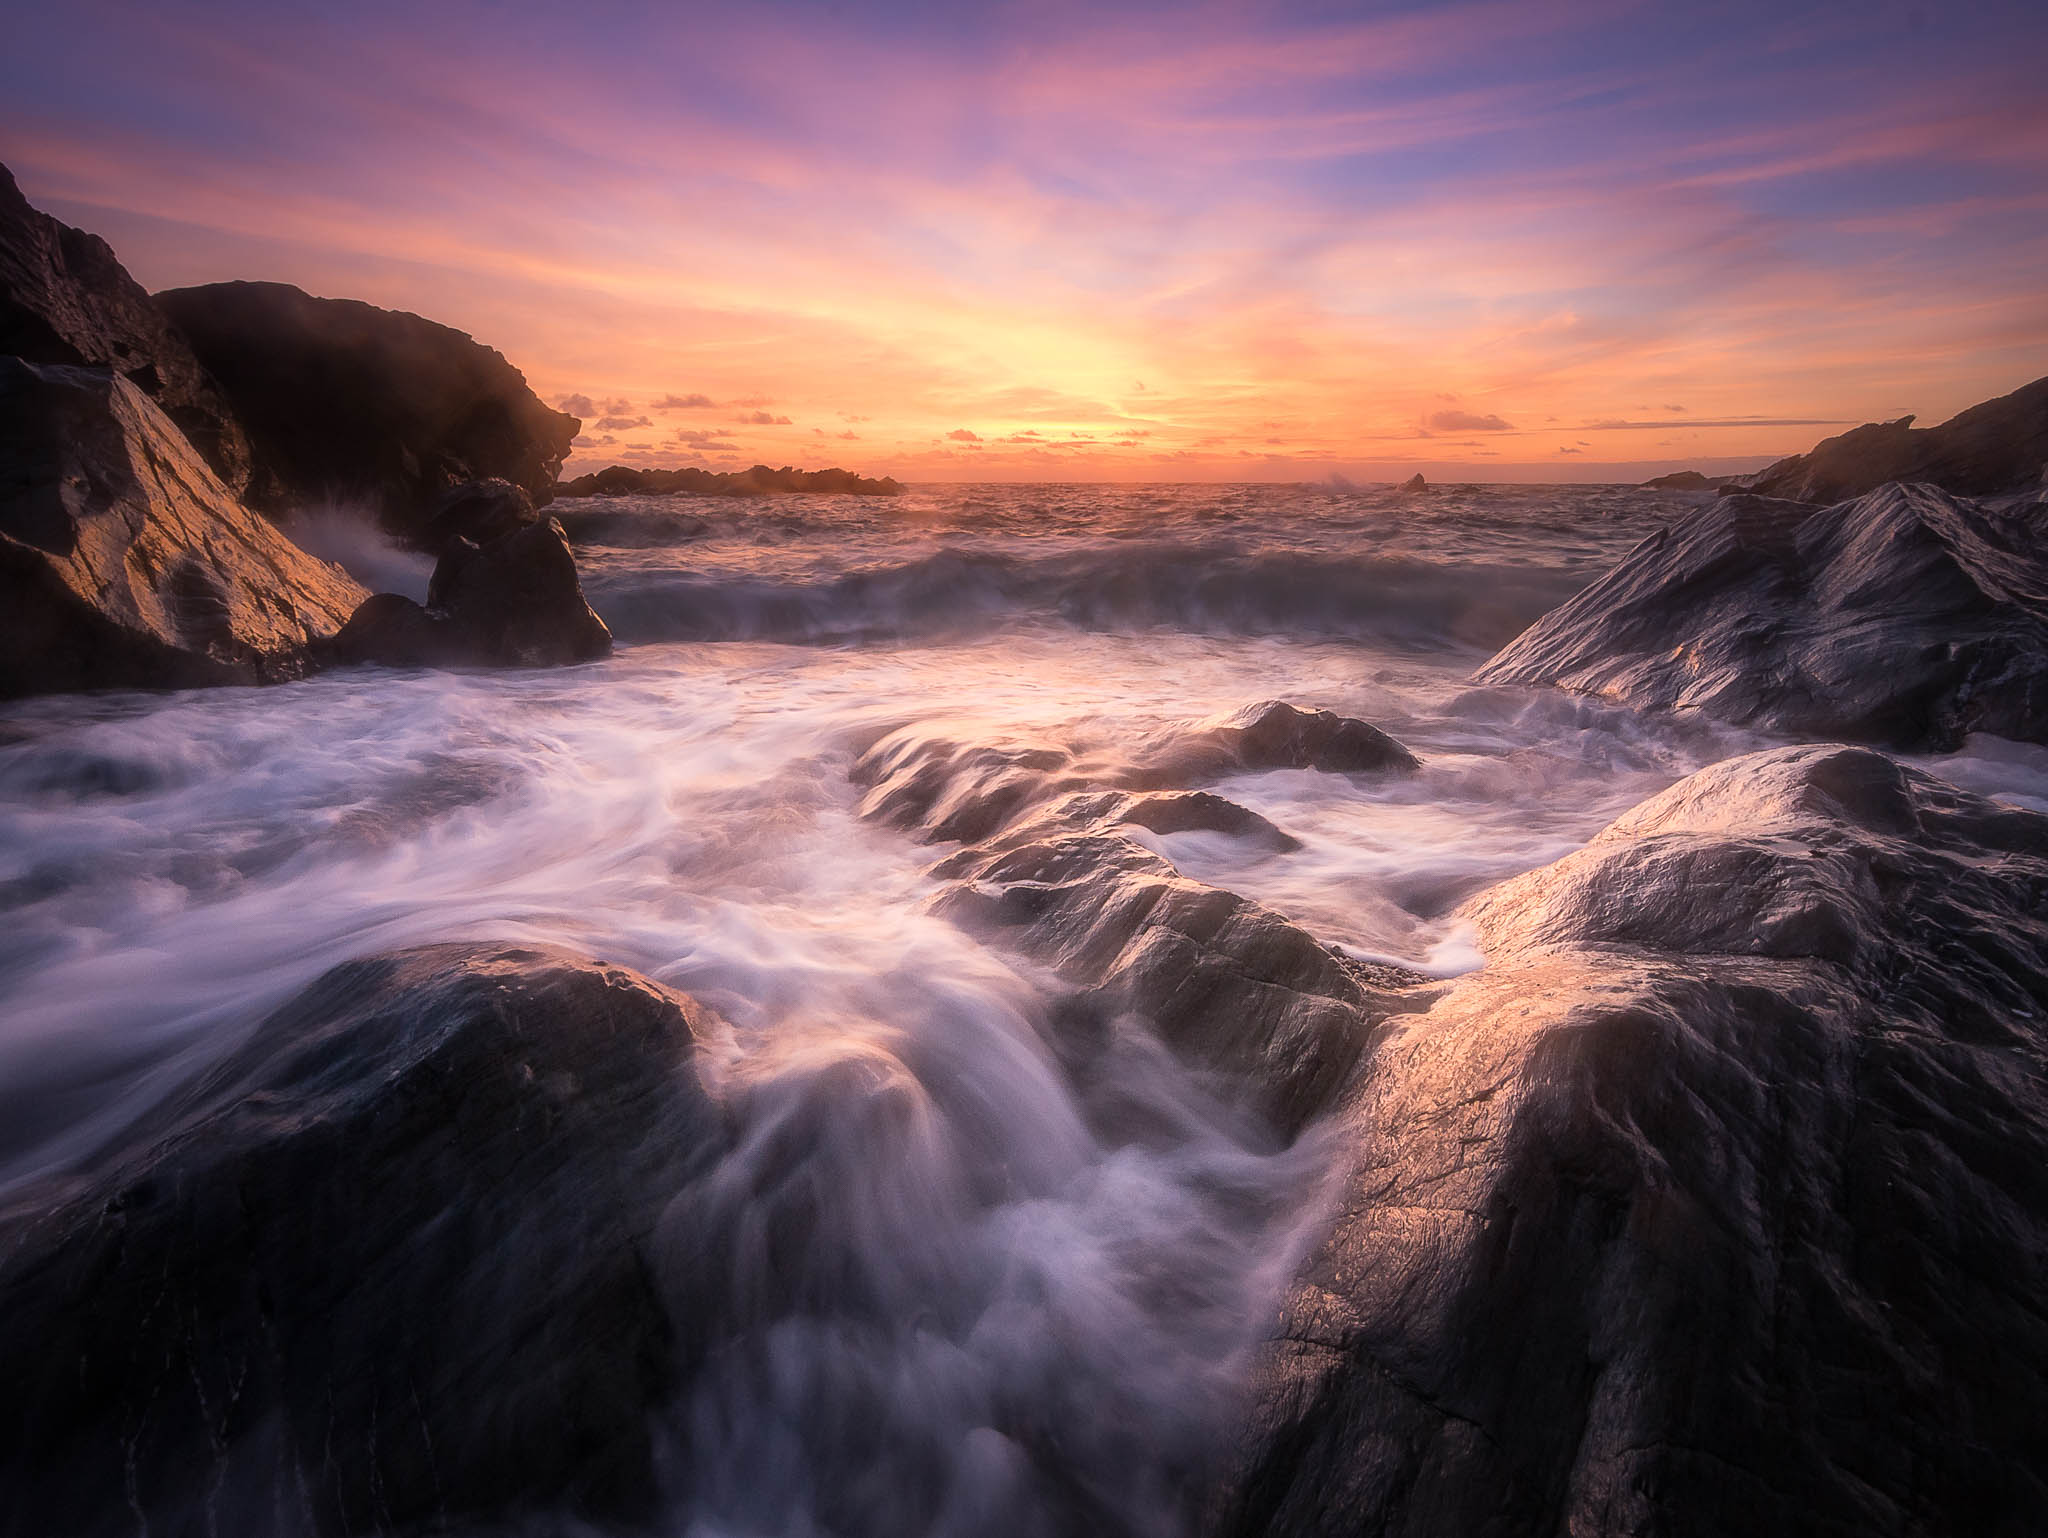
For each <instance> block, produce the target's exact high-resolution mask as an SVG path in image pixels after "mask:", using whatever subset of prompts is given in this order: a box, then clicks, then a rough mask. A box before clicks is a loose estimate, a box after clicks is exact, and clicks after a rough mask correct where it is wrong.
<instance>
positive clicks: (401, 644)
mask: <svg viewBox="0 0 2048 1538" xmlns="http://www.w3.org/2000/svg"><path fill="white" fill-rule="evenodd" d="M611 649H612V636H611V632H610V631H609V630H607V629H606V628H605V623H604V621H603V620H601V619H599V618H598V617H597V615H596V614H595V613H594V612H592V610H591V607H590V605H589V604H588V603H586V602H584V599H583V584H582V583H581V582H580V581H579V580H578V579H577V576H576V559H575V557H574V556H572V555H571V554H570V553H569V541H568V538H567V536H566V535H564V534H563V533H562V526H561V525H560V524H559V523H557V522H556V521H555V520H554V519H552V518H550V519H547V520H546V521H545V522H538V523H528V524H524V525H518V526H515V527H514V528H513V529H512V531H511V532H510V533H507V534H502V535H500V536H499V537H498V538H496V539H494V540H492V541H491V542H490V543H489V544H487V545H484V546H481V547H479V546H477V545H475V544H473V543H471V542H470V541H469V540H467V539H464V538H462V537H461V536H460V535H456V536H454V537H453V538H452V540H451V542H450V543H449V545H448V547H447V549H446V550H445V551H444V552H443V553H442V556H441V559H440V561H439V562H438V563H437V564H436V565H435V567H434V575H433V578H432V579H431V581H430V582H429V583H428V586H427V601H426V604H425V605H424V606H422V605H420V604H417V603H414V602H413V601H412V600H411V599H410V598H405V597H401V596H400V595H399V594H396V593H379V594H377V595H376V596H375V597H372V598H369V599H367V600H365V601H364V603H363V604H362V606H361V607H360V608H358V609H357V610H356V611H355V613H354V614H353V615H351V616H350V618H349V621H348V624H347V625H346V626H345V627H344V628H343V629H342V631H341V633H340V634H339V635H338V636H336V637H335V638H334V645H333V654H334V656H335V658H336V659H337V660H338V661H341V662H345V663H363V662H368V663H377V664H380V665H382V666H385V667H564V666H567V665H568V664H570V663H576V662H594V661H596V660H597V659H599V658H601V657H608V656H610V655H611Z"/></svg>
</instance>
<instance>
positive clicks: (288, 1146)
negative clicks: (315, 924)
mask: <svg viewBox="0 0 2048 1538" xmlns="http://www.w3.org/2000/svg"><path fill="white" fill-rule="evenodd" d="M711 1028H713V1022H712V1019H711V1017H710V1016H708V1015H706V1014H705V1013H704V1012H703V1011H702V1010H701V1009H700V1008H699V1007H698V1006H697V1005H695V1004H694V1003H693V1002H691V1001H690V1000H689V999H687V998H685V997H683V996H681V995H679V994H675V993H672V992H670V991H668V990H666V989H664V988H661V987H660V986H658V985H656V984H654V983H651V982H649V981H648V980H646V979H645V978H642V977H639V976H638V975H636V974H634V973H631V972H627V971H625V970H623V969H621V968H615V967H607V966H603V965H600V964H598V963H595V962H590V961H585V960H582V959H580V958H575V957H571V956H568V955H566V954H564V953H560V952H553V951H547V950H539V949H531V948H502V947H492V946H487V945H441V946H429V947H425V948H422V949H418V950H412V951H406V952H401V953H398V954H395V955H391V956H384V957H376V958H371V959H368V960H363V961H356V962H350V963H348V964H346V965H344V966H341V967H338V968H336V969H335V970H333V971H332V972H330V973H328V974H327V975H326V976H324V977H322V978H321V979H320V980H319V981H318V982H316V983H314V984H313V985H312V986H311V987H310V988H308V989H307V990H306V991H305V992H304V993H303V994H301V995H300V996H299V997H298V998H296V999H294V1000H293V1001H292V1002H290V1003H288V1004H286V1005H285V1006H284V1007H283V1008H282V1009H280V1010H278V1011H277V1013H275V1014H274V1015H272V1016H271V1017H270V1018H269V1019H268V1020H266V1021H264V1022H263V1023H262V1024H261V1025H260V1026H259V1027H257V1029H256V1031H255V1033H254V1034H253V1036H252V1037H251V1038H250V1039H249V1041H248V1042H247V1043H246V1044H245V1045H244V1046H242V1047H241V1048H240V1049H239V1050H238V1051H236V1052H235V1053H234V1054H233V1055H232V1056H231V1057H230V1058H229V1059H228V1060H227V1061H225V1062H224V1063H222V1064H221V1065H220V1066H219V1067H218V1068H216V1069H215V1070H214V1071H213V1072H211V1073H210V1074H208V1075H206V1076H205V1077H204V1078H203V1079H202V1080H201V1081H200V1082H199V1083H198V1085H197V1086H196V1087H195V1088H193V1089H192V1090H191V1091H189V1092H188V1093H187V1094H185V1095H184V1096H183V1097H182V1098H181V1100H180V1101H178V1102H176V1103H175V1104H174V1105H172V1106H171V1107H169V1108H167V1109H166V1110H164V1111H162V1112H160V1113H159V1114H157V1115H156V1116H155V1117H154V1118H152V1119H151V1120H150V1121H149V1122H147V1123H145V1124H144V1125H143V1126H141V1127H138V1128H136V1129H134V1130H133V1131H132V1132H131V1133H130V1134H129V1135H128V1136H127V1137H126V1138H125V1139H124V1140H123V1142H122V1143H121V1145H120V1146H118V1147H115V1148H112V1149H109V1150H106V1151H105V1153H104V1154H103V1156H102V1157H100V1158H98V1159H96V1160H95V1161H94V1168H95V1169H96V1170H99V1171H103V1172H104V1173H101V1174H96V1175H95V1176H94V1177H93V1178H91V1179H90V1180H89V1181H88V1180H79V1181H74V1182H70V1183H68V1184H67V1183H66V1182H64V1181H62V1180H53V1181H51V1182H49V1183H48V1184H46V1185H44V1186H41V1187H36V1188H32V1189H30V1190H28V1191H26V1192H20V1193H17V1199H16V1201H15V1203H14V1205H13V1208H12V1211H11V1212H10V1213H8V1214H5V1215H0V1373H4V1376H5V1380H6V1382H7V1384H8V1385H9V1390H8V1392H7V1394H6V1395H4V1396H0V1482H4V1484H5V1486H6V1489H7V1502H6V1505H7V1508H8V1511H7V1517H6V1518H5V1519H0V1526H4V1527H5V1528H6V1530H7V1531H9V1532H22V1533H28V1532H48V1533H58V1532H63V1533H72V1534H81V1535H83V1534H98V1533H110V1534H111V1533H124V1534H125V1533H132V1532H136V1531H150V1532H174V1533H186V1532H193V1533H197V1532H215V1531H217V1532H241V1533H307V1534H311V1533H322V1534H347V1533H363V1532H391V1531H404V1532H418V1531H429V1530H433V1531H439V1530H442V1529H443V1528H444V1527H447V1526H450V1525H456V1526H460V1525H462V1524H464V1523H467V1522H474V1521H478V1520H481V1519H485V1518H499V1517H511V1516H513V1515H515V1514H517V1513H520V1512H522V1511H526V1510H530V1509H535V1508H542V1509H547V1510H550V1511H557V1512H559V1511H561V1510H564V1509H566V1510H570V1511H578V1512H581V1513H582V1514H584V1515H586V1516H588V1517H591V1518H593V1519H598V1520H618V1519H627V1518H632V1519H640V1518H645V1517H646V1516H648V1515H649V1514H650V1507H651V1503H652V1502H653V1501H654V1499H655V1488H656V1484H657V1475H656V1470H655V1468H654V1453H653V1444H652V1440H651V1437H652V1432H651V1429H650V1420H649V1416H650V1411H651V1408H652V1407H653V1405H654V1404H655V1403H656V1402H657V1401H658V1400H659V1399H660V1398H661V1397H662V1396H663V1395H664V1394H665V1393H666V1392H667V1391H668V1388H669V1385H670V1381H671V1379H672V1378H673V1375H674V1371H675V1364H676V1362H677V1360H678V1358H679V1353H681V1352H682V1351H683V1350H684V1347H683V1346H682V1345H681V1344H680V1343H679V1341H678V1339H677V1337H676V1331H675V1330H674V1329H673V1328H672V1324H671V1319H670V1316H669V1314H668V1312H667V1311H666V1309H665V1307H664V1305H663V1304H662V1302H661V1300H660V1298H659V1297H658V1296H657V1291H658V1289H657V1288H656V1286H655V1284H654V1283H653V1281H652V1280H651V1261H650V1259H649V1256H648V1248H649V1246H650V1244H651V1243H653V1242H654V1241H653V1237H652V1236H653V1234H654V1232H655V1229H656V1227H657V1224H658V1220H659V1214H660V1208H661V1206H662V1205H663V1204H664V1203H665V1202H666V1201H667V1200H668V1199H669V1198H670V1196H671V1195H672V1193H673V1192H674V1191H675V1189H676V1188H677V1187H678V1185H679V1184H680V1183H681V1182H682V1181H684V1180H685V1179H686V1178H687V1175H688V1172H689V1170H690V1169H691V1168H692V1167H693V1165H694V1163H695V1161H697V1160H698V1159H699V1158H700V1157H703V1156H707V1155H709V1154H710V1153H711V1152H712V1145H713V1143H714V1141H715V1138H716V1127H717V1124H716V1118H715V1115H714V1113H713V1111H712V1107H711V1104H710V1102H709V1101H708V1100H707V1099H706V1097H705V1094H704V1092H703V1090H702V1088H701V1087H700V1085H699V1081H698V1078H697V1076H696V1070H695V1068H694V1066H693V1053H694V1049H695V1045H696V1043H697V1040H698V1038H699V1036H700V1033H702V1032H704V1031H705V1030H707V1029H711ZM493 1530H496V1529H493Z"/></svg>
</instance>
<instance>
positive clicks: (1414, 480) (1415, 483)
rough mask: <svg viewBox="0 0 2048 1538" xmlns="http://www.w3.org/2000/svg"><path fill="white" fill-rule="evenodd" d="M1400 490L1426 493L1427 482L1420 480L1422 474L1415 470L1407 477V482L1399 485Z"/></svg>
mask: <svg viewBox="0 0 2048 1538" xmlns="http://www.w3.org/2000/svg"><path fill="white" fill-rule="evenodd" d="M1400 489H1401V490H1402V491H1404V492H1418V491H1427V490H1429V482H1428V481H1425V480H1424V479H1423V478H1422V472H1421V471H1420V470H1417V471H1416V472H1415V473H1414V474H1413V475H1411V476H1409V477H1408V479H1407V480H1405V481H1403V482H1402V483H1401V486H1400Z"/></svg>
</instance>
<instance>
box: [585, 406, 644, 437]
mask: <svg viewBox="0 0 2048 1538" xmlns="http://www.w3.org/2000/svg"><path fill="white" fill-rule="evenodd" d="M606 404H607V405H610V404H611V402H609V401H608V402H606ZM653 425H654V420H653V418H651V417H624V416H617V417H600V418H599V419H598V423H597V430H598V431H599V432H601V433H624V432H631V431H632V430H633V429H634V428H636V427H652V426H653Z"/></svg>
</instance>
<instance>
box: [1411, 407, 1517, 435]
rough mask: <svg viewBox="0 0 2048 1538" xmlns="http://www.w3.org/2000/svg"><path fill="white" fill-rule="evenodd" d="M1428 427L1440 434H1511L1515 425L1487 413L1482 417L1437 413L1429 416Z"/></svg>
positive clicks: (1470, 412)
mask: <svg viewBox="0 0 2048 1538" xmlns="http://www.w3.org/2000/svg"><path fill="white" fill-rule="evenodd" d="M1429 425H1430V426H1431V427H1433V428H1435V429H1436V430H1437V431H1438V432H1440V433H1511V432H1513V431H1514V430H1515V424H1514V423H1512V422H1509V421H1505V420H1503V419H1502V418H1500V417H1497V416H1495V415H1493V414H1492V413H1491V412H1488V413H1487V414H1486V415H1484V416H1482V415H1480V414H1479V413H1478V412H1476V411H1439V412H1436V413H1434V414H1433V415H1431V417H1430V419H1429Z"/></svg>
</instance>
